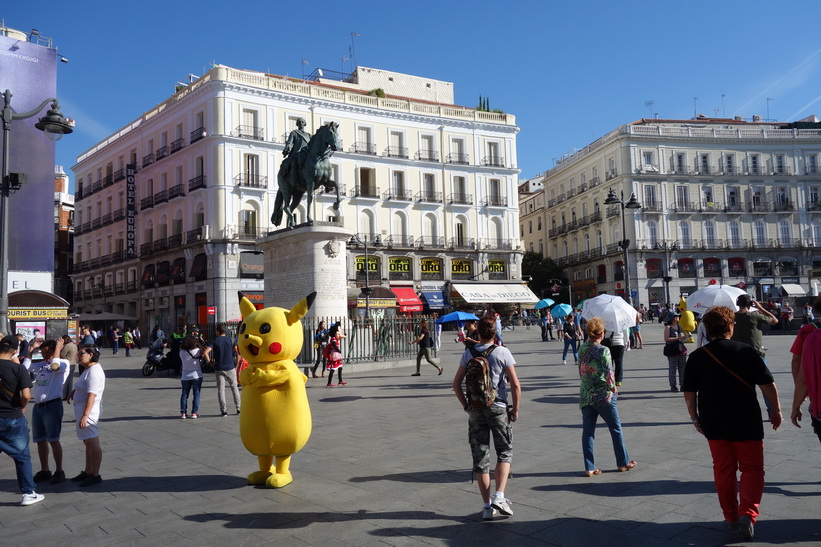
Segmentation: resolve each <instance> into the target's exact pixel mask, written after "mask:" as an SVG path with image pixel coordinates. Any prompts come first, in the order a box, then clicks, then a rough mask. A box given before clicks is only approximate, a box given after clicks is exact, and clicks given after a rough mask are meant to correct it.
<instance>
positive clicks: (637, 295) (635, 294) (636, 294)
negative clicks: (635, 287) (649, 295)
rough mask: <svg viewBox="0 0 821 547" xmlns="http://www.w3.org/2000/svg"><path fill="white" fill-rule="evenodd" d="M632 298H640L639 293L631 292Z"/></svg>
mask: <svg viewBox="0 0 821 547" xmlns="http://www.w3.org/2000/svg"><path fill="white" fill-rule="evenodd" d="M630 296H632V297H633V298H638V297H639V291H630Z"/></svg>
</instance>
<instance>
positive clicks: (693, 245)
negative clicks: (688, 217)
mask: <svg viewBox="0 0 821 547" xmlns="http://www.w3.org/2000/svg"><path fill="white" fill-rule="evenodd" d="M676 245H678V249H679V251H688V250H689V251H698V250H700V249H701V242H700V241H699V240H698V239H679V240H678V241H676Z"/></svg>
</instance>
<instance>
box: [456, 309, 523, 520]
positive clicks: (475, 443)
mask: <svg viewBox="0 0 821 547" xmlns="http://www.w3.org/2000/svg"><path fill="white" fill-rule="evenodd" d="M477 330H478V335H479V343H478V344H476V345H475V346H473V347H471V348H468V349H467V350H466V351H465V353H464V354H463V355H462V359H461V361H460V363H459V368H458V369H457V371H456V375H455V376H454V378H453V391H454V392H455V393H456V398H457V399H458V400H459V403H460V404H461V405H462V407H463V408H464V409H465V412H467V413H468V415H469V418H468V440H469V442H470V449H471V453H472V454H473V472H474V473H476V474H477V482H478V483H479V494H480V495H481V496H482V503H483V507H482V519H483V520H491V519H493V517H494V515H496V512H497V510H498V511H500V512H501V513H502V514H504V515H507V516H512V515H513V510H512V509H511V507H510V500H508V499H506V498H505V494H504V490H505V485H506V484H507V477H508V475H509V474H510V463H511V461H512V457H513V428H512V425H511V422H515V421H516V420H518V418H519V401H520V400H521V395H522V388H521V385H520V384H519V378H518V377H517V376H516V368H515V366H514V365H515V364H516V361H515V360H514V359H513V355H511V353H510V350H508V349H507V348H506V347H504V346H501V347H499V346H495V345H493V338H494V336H495V335H496V318H495V317H494V316H492V315H486V316H484V317H482V318H481V319H480V320H479V324H478V328H477ZM463 383H464V385H463ZM508 386H509V387H508ZM508 389H509V391H510V394H509V398H510V400H508ZM491 434H492V435H493V446H494V448H495V450H496V468H495V470H494V477H495V479H496V493H495V494H494V495H493V497H492V498H491V496H490V437H491Z"/></svg>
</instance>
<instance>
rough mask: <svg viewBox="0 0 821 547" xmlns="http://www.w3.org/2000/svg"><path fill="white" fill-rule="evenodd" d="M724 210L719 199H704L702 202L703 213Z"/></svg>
mask: <svg viewBox="0 0 821 547" xmlns="http://www.w3.org/2000/svg"><path fill="white" fill-rule="evenodd" d="M722 211H724V206H723V205H722V204H721V203H719V202H717V201H704V202H702V203H701V212H702V213H721V212H722Z"/></svg>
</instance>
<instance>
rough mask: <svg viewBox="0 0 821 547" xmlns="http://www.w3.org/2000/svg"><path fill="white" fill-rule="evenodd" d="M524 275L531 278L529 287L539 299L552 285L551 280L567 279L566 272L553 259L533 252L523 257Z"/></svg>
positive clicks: (528, 252)
mask: <svg viewBox="0 0 821 547" xmlns="http://www.w3.org/2000/svg"><path fill="white" fill-rule="evenodd" d="M522 275H529V276H530V277H531V280H530V282H529V283H528V286H529V287H530V289H531V290H532V291H533V292H534V293H536V296H538V297H539V298H543V295H544V293H545V291H546V289H548V288H550V286H551V285H552V283H551V281H550V280H551V279H564V278H565V273H564V270H562V269H561V268H560V267H559V266H557V265H556V263H555V262H553V259H551V258H545V257H543V256H542V254H541V253H534V252H532V251H527V252H526V253H525V254H524V256H523V257H522Z"/></svg>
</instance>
